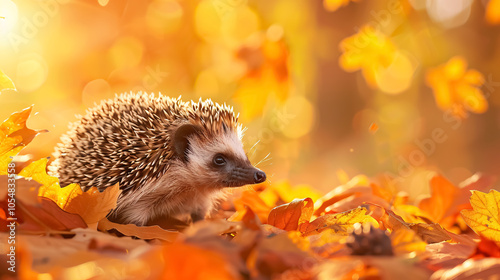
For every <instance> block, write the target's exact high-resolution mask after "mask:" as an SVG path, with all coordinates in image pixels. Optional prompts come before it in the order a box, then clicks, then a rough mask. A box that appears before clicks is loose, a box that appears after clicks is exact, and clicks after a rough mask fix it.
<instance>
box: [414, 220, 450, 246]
mask: <svg viewBox="0 0 500 280" xmlns="http://www.w3.org/2000/svg"><path fill="white" fill-rule="evenodd" d="M410 228H411V229H412V230H413V231H415V233H417V235H418V236H419V237H420V238H421V239H422V240H423V241H425V242H427V243H428V244H432V243H439V242H442V241H448V240H451V237H450V235H448V233H447V232H446V230H445V229H444V228H443V227H441V226H440V225H439V224H436V223H434V224H421V223H420V224H411V225H410Z"/></svg>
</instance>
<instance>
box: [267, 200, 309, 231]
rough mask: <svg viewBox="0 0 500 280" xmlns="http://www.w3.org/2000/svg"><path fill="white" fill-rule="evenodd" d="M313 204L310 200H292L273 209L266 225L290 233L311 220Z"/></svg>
mask: <svg viewBox="0 0 500 280" xmlns="http://www.w3.org/2000/svg"><path fill="white" fill-rule="evenodd" d="M313 207H314V203H313V201H312V199H310V198H304V199H294V200H293V201H292V202H290V203H287V204H283V205H280V206H277V207H274V208H273V210H271V212H270V213H269V218H268V224H270V225H272V226H275V227H277V228H280V229H283V230H286V231H290V230H297V228H298V227H299V226H300V225H301V224H303V223H305V222H309V220H310V219H311V216H312V213H313V210H314V208H313Z"/></svg>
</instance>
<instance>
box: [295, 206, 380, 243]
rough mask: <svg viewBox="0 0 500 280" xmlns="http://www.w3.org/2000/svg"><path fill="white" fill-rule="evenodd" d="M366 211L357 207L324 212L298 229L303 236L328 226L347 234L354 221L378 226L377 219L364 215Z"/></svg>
mask: <svg viewBox="0 0 500 280" xmlns="http://www.w3.org/2000/svg"><path fill="white" fill-rule="evenodd" d="M366 211H367V210H366V208H364V207H359V208H356V209H352V210H349V211H346V212H342V213H337V214H326V215H323V216H320V217H318V218H317V219H316V220H314V221H312V222H310V223H303V224H302V225H301V226H300V227H299V228H298V230H299V231H300V232H302V233H303V234H304V236H308V235H311V234H315V233H318V232H321V231H323V230H325V229H328V228H330V229H333V230H335V231H336V232H339V233H344V234H348V232H349V229H351V228H352V226H353V225H354V224H355V223H372V224H374V225H377V226H378V223H377V221H376V220H375V219H374V218H373V217H371V216H368V215H366Z"/></svg>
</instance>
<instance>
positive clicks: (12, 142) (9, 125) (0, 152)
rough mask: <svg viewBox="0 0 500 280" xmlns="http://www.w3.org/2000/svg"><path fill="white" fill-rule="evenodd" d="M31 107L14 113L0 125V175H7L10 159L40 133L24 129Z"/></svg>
mask: <svg viewBox="0 0 500 280" xmlns="http://www.w3.org/2000/svg"><path fill="white" fill-rule="evenodd" d="M31 109H32V107H28V108H26V109H24V110H22V111H20V112H14V113H12V115H10V117H9V118H8V119H6V120H5V121H4V122H3V123H2V124H1V125H0V175H6V174H7V165H8V164H9V163H10V162H11V160H12V159H11V157H13V156H15V155H17V154H18V153H19V152H20V151H21V150H22V149H23V148H24V147H25V146H26V145H28V143H30V142H31V140H33V138H34V137H35V136H36V135H37V134H38V133H40V132H43V131H38V130H32V129H29V128H27V127H26V120H27V119H28V117H29V115H30V113H31Z"/></svg>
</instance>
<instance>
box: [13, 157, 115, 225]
mask: <svg viewBox="0 0 500 280" xmlns="http://www.w3.org/2000/svg"><path fill="white" fill-rule="evenodd" d="M47 161H48V160H47V159H46V158H43V159H40V160H37V161H34V162H32V163H30V164H29V165H28V166H26V167H25V168H24V169H23V170H21V172H19V175H20V176H23V177H27V178H31V179H33V180H35V181H36V182H38V183H40V184H42V186H41V187H40V189H39V191H38V195H39V196H42V197H46V198H49V199H51V200H52V201H54V202H55V203H56V204H57V205H58V206H59V207H60V208H61V209H63V210H65V211H67V212H69V213H73V214H78V215H80V216H81V217H82V218H83V220H84V221H85V222H86V223H87V224H95V223H97V222H98V221H100V220H101V219H103V218H105V217H106V215H107V214H108V213H109V212H110V211H111V210H112V209H114V208H115V207H116V200H117V199H118V196H119V195H120V189H119V187H118V185H115V186H113V187H110V188H107V189H106V190H105V191H103V192H102V193H101V192H99V191H98V190H97V188H95V187H92V188H91V189H89V190H88V191H86V192H83V191H82V190H81V188H80V186H79V185H78V184H70V185H68V186H66V187H64V188H61V186H60V185H59V179H58V178H57V177H53V176H50V175H48V174H47V171H46V167H47Z"/></svg>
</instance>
